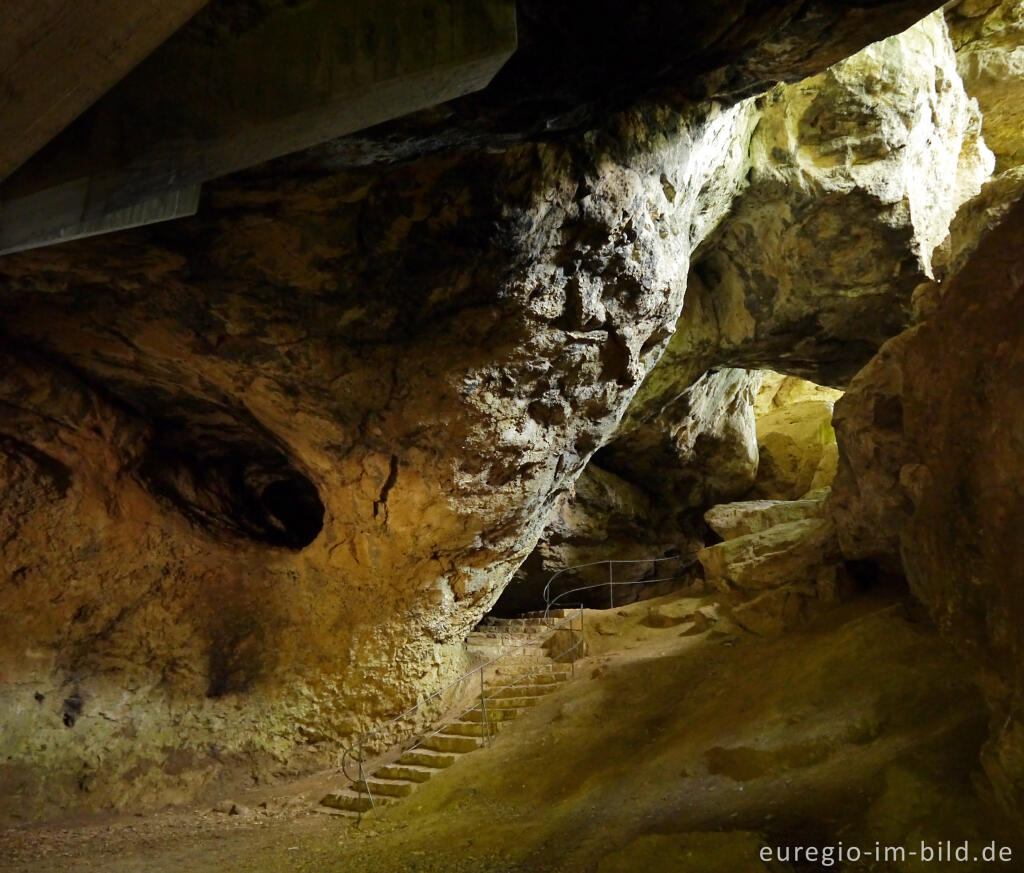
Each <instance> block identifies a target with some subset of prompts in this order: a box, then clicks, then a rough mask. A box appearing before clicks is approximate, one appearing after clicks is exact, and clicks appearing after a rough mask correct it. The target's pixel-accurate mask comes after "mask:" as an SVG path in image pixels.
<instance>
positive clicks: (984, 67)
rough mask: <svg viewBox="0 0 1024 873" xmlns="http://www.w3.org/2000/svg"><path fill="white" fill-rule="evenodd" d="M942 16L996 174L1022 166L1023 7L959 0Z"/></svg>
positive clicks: (1014, 2) (1016, 2) (1012, 0)
mask: <svg viewBox="0 0 1024 873" xmlns="http://www.w3.org/2000/svg"><path fill="white" fill-rule="evenodd" d="M945 14H946V20H947V21H948V23H949V30H950V35H951V36H952V39H953V44H954V46H955V47H956V56H957V67H958V69H959V71H960V76H961V78H962V79H963V82H964V87H965V88H966V89H967V93H968V94H970V95H971V96H972V97H974V98H975V99H976V100H977V101H978V105H979V107H980V108H981V112H982V115H983V116H984V118H985V142H986V143H987V145H988V147H989V148H990V149H992V151H993V152H994V153H995V156H996V170H997V172H1002V171H1004V170H1007V169H1009V168H1011V167H1015V166H1020V165H1021V164H1024V138H1022V137H1021V135H1020V131H1021V126H1022V125H1024V5H1022V4H1021V3H1020V0H1005V2H1002V3H1000V2H989V0H981V2H978V0H961V2H958V3H951V4H949V5H948V6H947V7H946V9H945Z"/></svg>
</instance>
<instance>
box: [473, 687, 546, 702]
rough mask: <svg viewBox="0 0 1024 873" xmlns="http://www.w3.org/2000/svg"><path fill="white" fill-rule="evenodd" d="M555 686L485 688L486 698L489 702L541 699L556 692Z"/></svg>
mask: <svg viewBox="0 0 1024 873" xmlns="http://www.w3.org/2000/svg"><path fill="white" fill-rule="evenodd" d="M555 687H556V686H555V685H554V684H550V683H549V684H546V685H544V684H541V685H532V684H531V685H525V684H523V685H513V684H512V683H508V685H507V686H506V687H497V688H494V689H490V688H486V687H485V688H484V696H485V697H486V698H487V699H488V700H492V699H495V698H501V697H540V696H542V695H544V694H550V693H551V692H552V691H554V690H555Z"/></svg>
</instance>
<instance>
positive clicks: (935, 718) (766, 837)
mask: <svg viewBox="0 0 1024 873" xmlns="http://www.w3.org/2000/svg"><path fill="white" fill-rule="evenodd" d="M701 606H704V607H708V608H707V609H705V612H706V613H707V614H708V615H710V616H711V620H708V619H707V618H706V617H699V616H698V617H696V620H694V613H695V611H696V610H697V609H698V608H699V607H701ZM714 615H715V606H714V600H713V598H705V599H703V600H697V599H686V598H681V597H679V596H678V595H668V596H666V597H662V598H659V599H658V600H656V601H647V602H643V603H637V604H633V605H631V606H629V607H626V608H623V609H621V610H617V611H616V612H614V613H612V612H610V611H607V612H588V614H587V625H588V646H589V655H588V657H587V658H586V660H585V661H583V662H580V663H579V664H578V667H577V677H578V678H577V679H576V680H575V681H573V682H570V683H567V684H566V685H564V686H562V687H561V688H560V689H559V690H558V691H556V692H555V693H554V694H552V695H550V696H549V697H548V698H546V699H545V700H544V701H543V702H542V703H541V704H540V705H539V706H537V707H535V708H534V709H533V710H531V711H530V712H529V713H528V714H527V715H526V716H524V717H523V718H521V719H519V720H517V721H515V722H512V723H510V725H509V726H508V727H507V729H506V730H505V731H503V732H502V733H500V734H499V735H498V736H497V737H496V739H495V740H494V742H493V744H492V745H491V746H490V747H489V748H486V749H483V750H481V751H479V752H475V753H473V754H470V755H466V756H464V757H463V758H462V759H460V760H459V761H457V762H456V764H455V765H454V766H453V767H451V768H450V769H449V770H447V771H444V772H443V773H442V774H441V775H439V776H436V777H435V778H434V779H432V780H431V781H430V782H429V783H426V784H425V785H423V786H422V787H420V788H419V789H418V790H417V791H416V792H415V793H414V794H413V795H412V796H411V797H409V798H407V799H405V800H403V801H401V802H400V803H398V804H396V805H394V806H392V807H389V808H387V809H384V810H379V811H377V812H375V813H373V814H372V815H371V816H367V817H366V818H365V819H364V821H363V822H362V823H361V824H360V825H358V826H357V825H354V824H351V823H350V822H349V821H348V820H347V819H342V818H339V817H336V816H331V815H327V814H322V813H319V812H316V811H315V807H316V801H317V800H318V799H319V797H320V796H322V795H323V794H324V793H325V792H326V790H327V789H328V788H330V787H340V786H341V784H342V782H341V781H340V780H339V779H338V777H337V776H336V775H334V774H327V775H321V776H319V777H315V778H310V779H307V780H302V781H297V782H293V783H290V784H288V785H285V786H278V787H277V788H271V789H263V790H262V791H259V792H252V793H251V794H246V795H239V796H236V797H232V798H225V804H224V805H223V807H221V808H222V809H224V810H227V809H230V807H231V805H232V804H234V805H235V806H236V807H237V808H238V809H239V814H228V813H227V812H223V811H221V812H218V811H213V810H211V809H209V808H208V807H204V808H202V809H185V810H182V809H178V810H170V811H166V812H163V813H159V814H152V815H146V816H121V817H117V818H107V819H103V820H98V819H93V820H90V821H85V822H70V823H64V824H62V825H60V826H58V825H54V824H48V825H34V826H23V827H19V828H14V829H9V830H7V831H3V832H0V870H2V871H19V873H22V871H24V873H28V871H32V873H36V871H69V873H79V871H104V873H127V871H132V873H135V871H146V873H170V871H176V873H177V871H191V873H234V871H238V873H241V871H252V873H270V871H275V873H291V871H295V873H298V871H304V873H328V871H330V873H347V871H365V873H376V871H380V873H384V871H387V873H413V871H417V873H534V871H536V873H542V871H570V870H571V871H580V873H588V871H590V873H627V871H645V873H646V871H661V870H666V871H673V873H717V871H722V873H726V871H728V873H746V871H751V873H753V871H759V873H765V871H787V870H788V871H814V870H837V871H838V870H842V871H857V873H861V871H893V873H896V871H898V873H916V871H924V870H928V871H936V870H958V871H974V870H978V871H981V870H992V869H1001V870H1004V871H1011V873H1012V871H1024V854H1021V852H1024V848H1022V847H1020V846H1017V845H1014V844H1013V839H1014V834H1013V832H1012V831H1011V829H1010V828H1009V826H1008V825H1006V824H1003V823H1002V822H1001V821H1000V819H999V817H998V816H997V815H996V814H995V813H994V812H993V811H992V810H991V809H990V808H989V807H988V806H987V805H986V802H985V800H984V797H983V795H980V794H979V793H978V791H977V790H976V789H975V787H974V786H975V783H976V782H978V780H977V778H976V775H975V774H976V771H977V756H978V748H979V746H980V744H981V742H982V739H983V738H984V735H985V728H986V715H985V710H984V707H983V705H982V703H981V700H980V697H979V695H978V693H977V691H976V690H975V688H974V686H973V685H972V683H971V680H970V675H969V673H968V671H967V668H966V667H965V666H964V665H963V664H962V663H960V661H959V660H958V659H957V658H956V657H955V656H954V655H953V653H952V652H951V650H950V649H949V648H948V647H947V646H945V645H944V644H943V643H942V642H941V641H940V640H939V639H938V638H937V637H936V635H935V633H934V631H933V630H932V629H931V627H930V626H929V625H928V624H927V623H926V622H924V621H922V620H921V617H920V615H919V613H918V611H917V609H916V608H915V607H914V606H913V605H912V604H911V603H910V602H909V601H905V600H903V599H902V598H900V597H898V596H896V595H891V594H890V595H880V594H878V595H871V596H863V597H861V598H860V599H859V600H857V601H855V602H852V603H848V604H845V605H843V606H840V607H836V608H835V609H834V610H832V611H831V612H829V613H828V614H826V615H823V616H821V617H819V618H818V619H817V621H816V622H815V623H814V624H812V625H811V626H809V627H808V628H807V629H806V630H803V631H801V632H799V633H791V634H788V635H786V636H783V637H779V638H774V639H763V638H759V637H755V636H752V635H750V634H747V633H745V632H743V631H742V630H739V629H737V628H736V627H735V626H733V625H731V624H730V623H729V622H728V621H727V620H725V619H724V618H723V619H722V620H718V621H715V620H714ZM979 784H980V782H979ZM946 840H950V841H952V842H953V844H956V845H959V844H962V843H963V841H965V840H967V841H969V844H970V846H971V847H972V851H975V850H976V848H977V847H981V846H987V845H989V844H990V843H991V842H992V841H996V843H997V844H998V845H999V846H1007V847H1010V848H1011V850H1012V851H1013V858H1014V859H1015V860H1014V861H1012V862H1009V863H1005V862H1004V863H997V864H992V863H984V862H982V861H979V862H977V863H974V862H970V861H969V862H967V863H951V864H941V863H927V862H924V861H922V860H920V859H919V858H915V857H909V856H908V858H907V859H906V860H905V861H904V862H892V861H875V860H873V859H866V860H862V861H860V862H859V863H846V864H839V863H835V864H832V865H829V864H824V863H822V862H820V861H816V862H813V863H810V862H805V861H801V862H800V863H798V864H781V863H778V862H775V861H771V862H769V863H766V862H765V861H763V860H762V859H761V858H760V857H759V854H760V851H761V848H762V846H765V845H767V846H776V845H788V846H796V845H800V846H807V845H817V846H825V845H836V844H838V843H843V844H844V845H845V846H848V847H849V846H860V847H864V848H870V847H874V846H875V845H876V843H877V844H879V845H880V846H882V847H886V846H897V847H903V848H904V849H905V850H914V851H918V850H919V848H920V845H921V843H922V841H924V842H925V843H926V844H928V845H932V844H938V843H939V841H943V842H944V841H946Z"/></svg>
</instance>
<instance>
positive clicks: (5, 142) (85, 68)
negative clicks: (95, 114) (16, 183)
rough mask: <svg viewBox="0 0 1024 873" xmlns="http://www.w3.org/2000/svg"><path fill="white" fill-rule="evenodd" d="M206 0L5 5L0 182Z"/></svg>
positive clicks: (59, 0) (53, 0)
mask: <svg viewBox="0 0 1024 873" xmlns="http://www.w3.org/2000/svg"><path fill="white" fill-rule="evenodd" d="M205 3H206V0H148V2H140V0H4V2H3V3H2V4H0V180H3V179H5V178H7V176H9V175H10V174H11V173H12V172H13V171H14V170H15V169H17V168H18V167H19V166H21V164H22V163H24V162H25V161H26V160H28V158H30V157H31V156H32V155H33V154H35V153H36V152H37V151H39V149H41V148H42V147H43V146H44V145H46V143H48V142H49V141H50V140H51V139H53V137H54V136H56V135H57V134H58V133H60V131H62V130H63V129H64V128H65V127H67V125H68V124H70V123H71V122H72V121H74V119H75V118H77V117H78V116H79V115H80V114H81V113H82V112H83V111H84V110H85V109H87V108H88V107H89V106H91V105H92V104H93V103H94V102H95V101H96V100H97V99H99V98H100V97H102V96H103V94H105V93H106V92H107V91H109V90H110V88H112V87H113V86H114V85H115V84H116V83H117V82H118V81H119V80H120V79H121V78H122V77H123V76H124V75H125V74H126V73H127V72H128V71H129V70H131V69H132V68H133V67H134V66H136V65H137V64H138V63H139V62H140V61H141V60H142V59H143V58H145V57H146V56H147V55H148V54H150V53H151V52H152V51H153V50H154V49H155V48H156V47H157V46H158V45H160V43H162V42H163V41H164V40H166V39H167V38H168V37H169V36H170V35H171V34H172V33H174V31H176V30H177V29H178V28H179V27H181V25H182V24H184V23H185V22H186V21H187V20H188V19H189V18H190V17H191V16H192V15H193V14H195V13H196V12H197V11H198V10H199V9H200V8H201V7H202V6H203V5H205Z"/></svg>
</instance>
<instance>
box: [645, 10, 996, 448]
mask: <svg viewBox="0 0 1024 873" xmlns="http://www.w3.org/2000/svg"><path fill="white" fill-rule="evenodd" d="M980 128H981V115H980V114H979V112H978V108H977V106H976V104H975V103H974V101H973V100H972V99H971V98H970V97H969V96H968V94H967V93H966V92H965V90H964V86H963V84H962V82H961V80H960V76H959V73H958V72H957V58H956V56H955V55H954V52H953V46H952V44H951V42H950V40H949V37H948V35H947V32H946V29H945V26H944V24H943V21H942V19H941V17H939V16H932V17H929V18H928V19H926V20H925V21H923V22H921V23H920V24H918V25H916V26H915V27H913V28H911V29H910V30H908V31H906V32H905V33H903V34H901V35H900V36H899V37H894V38H891V39H887V40H885V41H883V42H881V43H878V44H876V45H872V46H870V47H869V48H867V49H865V50H864V51H862V52H860V53H858V54H857V55H855V56H854V57H852V58H850V59H849V60H847V61H845V62H843V63H841V64H837V65H836V66H835V67H833V68H831V69H829V70H828V71H827V72H826V73H823V74H821V75H819V76H815V77H814V78H811V79H807V80H805V81H803V82H800V83H798V84H795V85H785V86H779V87H778V88H776V89H774V90H772V91H771V92H770V93H769V94H768V95H767V96H765V97H764V98H762V99H761V100H759V101H758V126H757V128H756V130H755V132H754V134H753V136H752V137H751V139H750V142H749V145H748V156H747V159H748V161H749V164H750V174H749V186H748V188H747V189H746V190H745V192H744V194H743V196H742V197H740V198H739V199H738V200H737V201H736V203H735V205H734V207H733V210H732V212H731V213H730V215H729V217H728V219H727V220H726V221H725V222H724V223H723V224H722V226H721V227H720V229H719V231H718V232H717V233H716V234H715V235H714V236H713V237H711V238H709V240H708V241H707V242H705V244H704V245H703V246H702V248H701V250H700V252H699V253H698V256H697V259H696V262H695V265H694V268H693V273H692V275H691V277H690V281H689V283H688V292H687V299H686V305H685V307H684V309H683V315H682V318H681V319H680V323H679V325H678V327H677V331H676V334H675V335H674V336H673V339H672V341H671V342H670V343H669V346H668V349H667V350H666V353H665V355H664V357H663V358H662V361H661V362H660V364H659V365H658V367H656V368H655V370H654V371H653V372H652V374H651V375H650V376H649V377H648V379H647V380H646V381H645V383H644V385H643V386H642V388H641V390H640V392H639V393H638V396H637V398H636V400H635V401H634V403H633V406H632V407H631V408H630V414H629V418H628V419H627V422H626V430H625V433H628V429H629V427H630V425H631V423H632V422H633V420H638V421H643V420H645V413H646V411H647V410H660V409H662V408H663V407H664V406H665V405H666V404H667V403H668V402H669V401H670V400H671V398H673V397H675V396H677V395H678V394H679V393H680V392H681V391H683V390H685V389H686V388H687V387H688V386H689V385H690V384H692V382H693V381H694V379H696V378H697V376H699V375H700V374H701V373H703V372H704V371H705V370H706V369H707V368H708V367H710V366H714V365H719V366H732V367H747V368H770V369H774V370H778V371H782V372H785V373H788V374H791V375H795V376H801V377H803V378H805V379H809V380H811V381H813V382H815V383H818V384H823V385H831V386H834V387H841V386H843V385H845V384H846V383H847V382H848V381H849V380H850V378H851V377H852V376H853V375H854V374H855V373H856V372H857V371H858V370H859V369H860V368H861V367H862V366H863V365H864V364H865V363H867V361H868V360H869V359H870V358H871V356H872V355H873V354H874V352H875V351H876V350H877V349H878V347H879V346H881V344H882V343H883V342H885V340H887V339H888V338H890V337H891V336H894V335H895V334H897V333H899V332H900V331H901V330H902V329H903V328H904V327H906V326H907V325H908V324H909V320H910V316H911V295H912V292H913V291H914V289H915V287H916V286H917V285H918V284H920V283H922V282H924V281H926V280H927V279H928V277H929V276H931V275H932V271H933V259H934V253H935V249H936V248H937V247H938V246H939V245H940V244H941V243H942V242H943V240H944V239H945V237H946V235H947V233H948V229H949V225H950V222H951V220H952V218H953V216H954V215H955V213H956V211H957V209H958V207H959V206H960V205H961V204H962V203H964V202H965V201H966V200H968V199H969V198H970V197H972V196H973V195H974V194H976V193H977V192H978V191H979V189H980V188H981V186H982V184H983V183H984V182H985V181H986V179H988V177H989V175H990V173H991V171H992V166H993V158H992V155H991V153H990V152H989V150H988V149H987V147H986V146H985V144H984V142H983V140H982V139H981V137H980Z"/></svg>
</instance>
